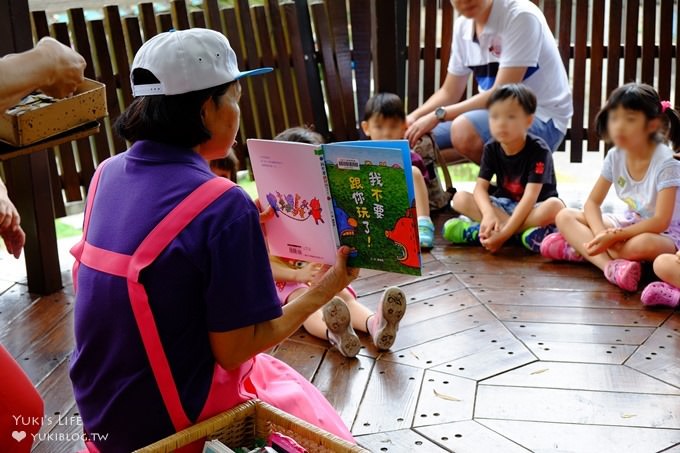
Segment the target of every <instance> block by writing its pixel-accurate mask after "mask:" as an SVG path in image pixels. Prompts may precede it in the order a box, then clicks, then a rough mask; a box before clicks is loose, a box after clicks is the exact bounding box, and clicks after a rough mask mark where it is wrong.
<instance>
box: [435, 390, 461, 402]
mask: <svg viewBox="0 0 680 453" xmlns="http://www.w3.org/2000/svg"><path fill="white" fill-rule="evenodd" d="M432 391H433V392H434V396H436V397H438V398H441V399H443V400H447V401H462V400H459V399H458V398H456V397H455V396H450V395H445V394H443V393H439V392H438V391H437V390H436V389H432Z"/></svg>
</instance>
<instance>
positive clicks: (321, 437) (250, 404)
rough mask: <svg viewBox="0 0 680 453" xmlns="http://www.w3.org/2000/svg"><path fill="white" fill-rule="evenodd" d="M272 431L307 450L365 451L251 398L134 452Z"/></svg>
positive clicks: (156, 452)
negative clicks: (204, 439)
mask: <svg viewBox="0 0 680 453" xmlns="http://www.w3.org/2000/svg"><path fill="white" fill-rule="evenodd" d="M272 431H276V432H279V433H281V434H284V435H286V436H289V437H291V438H293V439H295V441H296V442H297V443H299V444H300V445H302V446H303V447H304V448H305V449H307V451H309V452H310V453H337V452H357V453H358V452H368V450H365V449H363V448H361V447H359V446H358V445H353V444H350V443H349V442H347V441H345V440H343V439H340V438H339V437H337V436H335V435H333V434H330V433H328V432H326V431H323V430H321V429H319V428H317V427H316V426H313V425H311V424H310V423H307V422H306V421H304V420H300V419H299V418H297V417H294V416H292V415H290V414H287V413H285V412H283V411H282V410H280V409H277V408H275V407H273V406H271V405H269V404H267V403H265V402H263V401H260V400H251V401H246V402H245V403H243V404H239V405H238V406H236V407H234V408H232V409H230V410H228V411H226V412H223V413H221V414H219V415H216V416H214V417H212V418H209V419H208V420H205V421H202V422H200V423H197V424H196V425H194V426H191V427H189V428H187V429H184V430H182V431H180V432H178V433H176V434H173V435H172V436H170V437H166V438H165V439H161V440H159V441H158V442H156V443H153V444H151V445H149V446H147V447H144V448H142V449H140V450H137V453H165V452H170V451H173V450H175V449H177V448H179V447H183V446H185V445H189V444H190V443H192V442H194V441H196V440H199V439H202V438H206V440H211V439H219V440H220V441H221V442H222V443H223V444H225V445H227V446H228V447H230V448H237V447H244V446H251V445H252V444H253V442H254V441H255V439H256V438H259V439H266V438H267V437H268V436H269V434H271V433H272Z"/></svg>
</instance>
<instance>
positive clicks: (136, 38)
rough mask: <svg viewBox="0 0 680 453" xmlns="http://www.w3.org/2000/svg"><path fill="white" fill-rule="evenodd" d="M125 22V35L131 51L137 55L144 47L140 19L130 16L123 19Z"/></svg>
mask: <svg viewBox="0 0 680 453" xmlns="http://www.w3.org/2000/svg"><path fill="white" fill-rule="evenodd" d="M123 21H124V22H125V35H126V36H127V41H128V43H129V44H130V51H131V52H132V55H136V54H137V51H138V50H139V48H140V47H142V30H141V29H140V28H139V19H138V18H137V16H128V17H125V18H124V19H123Z"/></svg>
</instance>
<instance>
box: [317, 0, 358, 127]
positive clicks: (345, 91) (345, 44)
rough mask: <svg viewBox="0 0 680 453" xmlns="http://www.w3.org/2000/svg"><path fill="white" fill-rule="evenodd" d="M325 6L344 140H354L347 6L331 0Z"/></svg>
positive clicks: (354, 120)
mask: <svg viewBox="0 0 680 453" xmlns="http://www.w3.org/2000/svg"><path fill="white" fill-rule="evenodd" d="M325 5H326V11H327V14H328V20H329V21H330V23H331V33H332V40H331V43H332V48H333V54H334V55H335V58H334V60H335V64H336V67H337V71H338V78H339V82H340V83H339V85H338V87H339V88H340V96H341V99H342V105H343V109H342V110H343V121H344V124H345V127H346V129H345V130H346V132H347V135H346V140H356V139H357V138H359V131H358V129H357V121H356V113H355V112H356V110H355V104H354V87H353V86H352V53H351V52H350V48H349V32H348V23H347V6H346V3H345V2H337V1H332V0H331V1H326V2H325ZM361 107H363V106H361Z"/></svg>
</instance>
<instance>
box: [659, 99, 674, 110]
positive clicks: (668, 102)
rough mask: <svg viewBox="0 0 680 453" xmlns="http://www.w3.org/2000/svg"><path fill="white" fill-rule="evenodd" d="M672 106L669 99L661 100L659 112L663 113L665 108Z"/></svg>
mask: <svg viewBox="0 0 680 453" xmlns="http://www.w3.org/2000/svg"><path fill="white" fill-rule="evenodd" d="M672 107H673V106H672V105H671V101H661V113H665V112H666V110H668V109H669V108H672Z"/></svg>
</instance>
